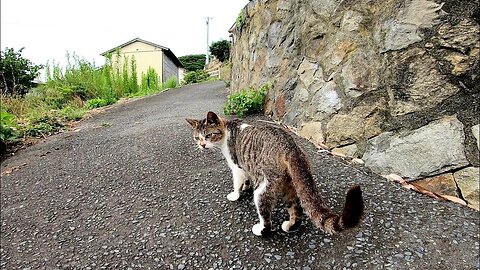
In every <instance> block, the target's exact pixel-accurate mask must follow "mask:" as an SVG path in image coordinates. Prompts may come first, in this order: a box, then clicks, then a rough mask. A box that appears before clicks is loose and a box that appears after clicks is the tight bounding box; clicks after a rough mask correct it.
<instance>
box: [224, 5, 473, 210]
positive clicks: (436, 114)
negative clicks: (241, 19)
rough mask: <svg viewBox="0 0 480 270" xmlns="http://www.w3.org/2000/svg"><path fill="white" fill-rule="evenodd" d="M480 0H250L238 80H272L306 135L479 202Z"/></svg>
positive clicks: (283, 116)
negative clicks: (445, 187) (446, 186)
mask: <svg viewBox="0 0 480 270" xmlns="http://www.w3.org/2000/svg"><path fill="white" fill-rule="evenodd" d="M479 2H480V1H479V0H475V1H443V2H440V1H438V2H436V1H427V0H385V1H371V0H359V1H344V0H305V1H300V0H271V1H269V0H256V1H255V0H254V1H251V2H250V3H249V4H248V5H247V6H246V7H245V8H244V13H245V15H246V16H245V17H246V20H245V24H244V25H243V26H237V27H236V28H234V29H236V30H235V31H234V33H233V34H234V38H233V40H234V44H233V46H232V53H231V55H232V59H231V60H232V70H231V71H232V89H237V90H239V89H242V88H247V87H249V86H253V87H259V86H261V85H263V84H264V83H270V84H271V85H272V86H273V89H272V91H270V92H269V94H268V101H267V106H266V112H265V113H266V114H268V115H271V116H272V117H273V118H274V119H277V120H281V121H282V122H283V123H285V124H287V125H291V126H294V127H296V128H297V129H298V131H299V133H300V134H301V135H302V136H304V137H307V138H310V139H312V140H313V141H314V142H315V143H317V144H322V145H326V147H328V148H329V149H332V150H334V151H337V152H344V153H346V154H348V155H351V156H353V157H358V158H362V159H363V160H364V161H365V164H366V166H368V167H370V168H371V169H372V170H374V171H376V172H378V173H380V174H390V173H395V174H399V175H401V176H402V177H404V178H407V179H408V180H412V181H413V180H419V179H423V180H419V182H418V183H420V184H422V183H423V184H425V186H429V188H430V189H433V191H435V192H444V191H443V190H442V187H444V186H445V185H449V187H448V189H449V190H454V191H455V192H454V193H455V194H454V195H456V196H459V197H461V198H464V199H465V200H466V201H467V202H468V203H469V205H470V206H471V207H474V208H476V209H478V197H479V191H478V185H479V173H478V170H479V169H478V167H479V165H480V161H479V141H478V132H479V131H478V126H479V114H480V110H479V106H478V103H479V102H480V99H479V97H480V82H479V74H480V65H479V55H480V44H479V34H478V33H479V29H480V27H479V21H478V20H479V19H478V18H479V16H480V11H479V4H480V3H479ZM439 179H443V180H439ZM445 179H450V180H448V181H447V180H445ZM422 181H423V182H422ZM436 183H438V185H437V184H436ZM474 198H477V199H474Z"/></svg>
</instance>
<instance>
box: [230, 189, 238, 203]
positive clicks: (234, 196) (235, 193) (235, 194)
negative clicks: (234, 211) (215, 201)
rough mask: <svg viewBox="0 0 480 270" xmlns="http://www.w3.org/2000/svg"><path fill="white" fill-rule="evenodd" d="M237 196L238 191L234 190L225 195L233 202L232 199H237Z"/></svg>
mask: <svg viewBox="0 0 480 270" xmlns="http://www.w3.org/2000/svg"><path fill="white" fill-rule="evenodd" d="M238 198H240V193H239V192H235V191H234V192H232V193H230V194H228V195H227V199H228V200H229V201H231V202H234V201H236V200H238Z"/></svg>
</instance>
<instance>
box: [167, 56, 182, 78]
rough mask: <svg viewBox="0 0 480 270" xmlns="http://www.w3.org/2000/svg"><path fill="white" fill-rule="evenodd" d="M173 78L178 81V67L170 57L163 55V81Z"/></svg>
mask: <svg viewBox="0 0 480 270" xmlns="http://www.w3.org/2000/svg"><path fill="white" fill-rule="evenodd" d="M172 76H175V77H176V78H177V81H178V76H179V74H178V67H177V65H175V63H173V61H172V60H171V59H170V58H169V57H168V56H166V55H165V54H163V80H164V81H166V80H168V79H169V78H170V77H172Z"/></svg>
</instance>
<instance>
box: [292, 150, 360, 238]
mask: <svg viewBox="0 0 480 270" xmlns="http://www.w3.org/2000/svg"><path fill="white" fill-rule="evenodd" d="M307 162H308V161H307V159H306V157H305V156H304V154H303V153H301V154H299V153H295V154H293V153H291V154H290V155H289V157H287V158H286V164H287V168H288V170H289V172H290V177H291V178H292V183H293V186H294V188H295V190H296V193H297V195H298V197H299V198H300V203H301V205H302V207H303V209H304V210H305V212H306V213H307V215H308V216H309V217H310V219H311V220H312V221H313V223H314V224H315V225H316V226H317V227H318V228H320V229H322V230H323V231H325V232H327V233H329V234H334V233H337V232H341V231H343V230H345V229H349V228H353V227H356V226H357V225H358V224H359V223H360V220H361V218H362V216H363V211H364V202H363V197H362V190H361V189H360V186H353V187H352V188H350V190H348V192H347V196H346V198H345V204H344V206H343V210H342V213H341V214H340V215H339V214H336V213H333V211H332V210H330V209H329V208H328V207H327V206H326V205H325V202H324V200H323V199H322V196H321V194H320V190H319V189H318V187H317V185H316V183H315V181H314V180H313V177H312V173H311V171H310V168H309V165H308V164H307ZM305 168H308V169H305Z"/></svg>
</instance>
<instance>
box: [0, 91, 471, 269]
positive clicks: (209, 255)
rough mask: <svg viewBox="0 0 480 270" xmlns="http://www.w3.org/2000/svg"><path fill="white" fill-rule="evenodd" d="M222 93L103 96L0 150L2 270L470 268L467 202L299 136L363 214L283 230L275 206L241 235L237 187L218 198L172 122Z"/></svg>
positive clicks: (216, 178)
mask: <svg viewBox="0 0 480 270" xmlns="http://www.w3.org/2000/svg"><path fill="white" fill-rule="evenodd" d="M225 96H226V90H225V88H224V86H223V83H221V82H214V83H208V84H199V85H194V86H188V87H184V88H180V89H174V90H171V91H168V92H165V93H161V94H158V95H155V96H152V97H147V98H143V99H139V100H135V101H131V102H128V103H126V104H123V105H115V106H113V107H112V108H110V109H108V110H107V111H106V112H104V113H101V114H98V115H96V116H95V117H93V118H91V119H89V120H85V121H83V122H81V123H80V124H79V126H78V129H79V130H78V131H72V132H66V133H63V134H59V135H56V136H53V137H51V138H48V139H47V140H45V141H43V142H40V143H38V144H36V145H34V146H32V147H29V148H27V149H25V150H21V151H20V152H18V153H17V154H16V155H15V156H13V157H11V158H8V159H7V160H5V161H4V162H3V163H2V164H1V169H2V173H3V176H2V178H1V189H0V194H1V242H0V244H1V248H0V259H1V262H0V265H1V267H2V269H210V268H211V269H449V270H450V269H478V267H479V264H478V263H479V255H478V254H479V235H478V233H479V229H478V228H479V214H478V212H475V211H474V210H471V209H469V208H466V207H462V206H459V205H456V204H453V203H449V202H442V201H436V200H433V199H430V198H427V197H425V196H423V195H420V194H416V193H413V192H410V191H406V190H403V189H401V188H400V187H398V186H396V185H395V184H393V183H390V182H388V181H386V180H384V179H383V178H380V177H378V176H375V175H373V174H372V173H371V172H370V171H369V170H367V169H364V168H363V167H362V166H361V165H352V164H348V163H346V162H344V161H342V160H340V159H338V158H334V157H331V156H329V155H328V154H327V153H320V152H317V151H316V149H315V148H314V147H312V145H310V144H308V143H307V142H305V141H304V140H301V139H299V141H300V142H301V144H302V145H303V146H304V148H305V149H306V151H307V152H308V153H309V155H310V156H311V158H312V161H313V167H314V173H315V177H316V179H317V180H318V184H319V186H320V188H321V190H322V191H323V194H324V196H325V197H326V198H327V202H328V204H329V205H330V206H332V207H333V208H334V209H335V210H336V211H339V210H340V208H341V204H342V203H343V199H344V195H345V192H346V190H347V189H348V187H350V186H351V185H353V184H354V183H357V184H360V185H361V186H362V188H363V190H364V197H365V200H366V215H365V219H364V222H363V224H362V225H361V227H360V228H357V229H354V230H351V231H347V232H344V233H342V234H339V235H336V236H333V237H332V236H327V235H325V234H323V233H322V232H321V231H319V230H318V229H316V228H314V227H313V226H312V223H311V222H310V221H307V222H305V223H304V225H303V226H302V228H301V229H300V231H299V232H296V233H292V234H286V233H284V232H282V231H281V230H279V226H280V224H281V222H282V221H283V219H284V218H286V216H287V213H286V211H284V210H283V209H281V208H278V210H276V211H275V212H274V218H273V222H274V226H276V228H277V231H276V232H274V234H273V235H272V236H271V237H269V238H259V237H257V236H254V235H253V233H252V232H251V227H252V226H253V225H254V224H255V223H256V222H257V220H256V219H257V215H256V212H255V208H254V206H253V202H252V196H251V194H245V195H244V196H243V197H242V198H241V199H240V200H239V201H238V202H229V201H228V200H227V199H226V195H227V194H228V192H230V189H231V185H232V184H231V180H230V178H231V175H230V172H229V169H228V167H227V165H226V163H225V161H224V160H223V157H222V156H221V154H220V153H219V152H209V151H203V152H202V151H200V150H199V149H197V148H196V147H195V146H194V143H193V141H192V139H191V134H190V128H189V126H188V124H187V123H186V122H185V121H184V118H185V117H198V118H200V117H203V116H204V114H205V113H206V112H207V111H208V110H213V111H217V112H221V108H222V105H223V104H224V102H225ZM255 118H260V117H253V118H251V119H250V120H252V121H253V120H255ZM12 169H14V170H13V172H11V173H8V172H9V171H12Z"/></svg>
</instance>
